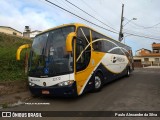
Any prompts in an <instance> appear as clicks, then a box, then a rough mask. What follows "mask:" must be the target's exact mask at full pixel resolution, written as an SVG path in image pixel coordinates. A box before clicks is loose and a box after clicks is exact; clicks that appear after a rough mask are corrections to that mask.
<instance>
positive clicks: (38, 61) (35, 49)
mask: <svg viewBox="0 0 160 120" xmlns="http://www.w3.org/2000/svg"><path fill="white" fill-rule="evenodd" d="M74 31H75V27H74V26H68V27H63V28H59V29H55V30H52V31H49V32H46V33H43V34H40V35H38V36H36V37H35V39H34V41H33V44H32V49H31V53H30V58H29V76H31V77H41V76H48V77H49V76H50V77H52V76H57V75H62V74H68V73H71V72H73V57H72V54H71V53H68V52H66V37H67V35H68V34H69V33H70V32H74Z"/></svg>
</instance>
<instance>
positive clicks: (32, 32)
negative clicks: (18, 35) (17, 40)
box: [23, 26, 41, 39]
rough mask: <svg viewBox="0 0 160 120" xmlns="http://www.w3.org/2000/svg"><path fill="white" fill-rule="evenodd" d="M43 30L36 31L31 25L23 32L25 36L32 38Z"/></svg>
mask: <svg viewBox="0 0 160 120" xmlns="http://www.w3.org/2000/svg"><path fill="white" fill-rule="evenodd" d="M40 32H41V31H39V30H34V31H31V29H30V28H29V26H25V30H24V32H23V37H26V38H31V39H33V38H34V37H35V36H36V35H37V34H39V33H40Z"/></svg>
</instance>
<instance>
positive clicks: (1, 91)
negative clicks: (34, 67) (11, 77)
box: [0, 81, 28, 96]
mask: <svg viewBox="0 0 160 120" xmlns="http://www.w3.org/2000/svg"><path fill="white" fill-rule="evenodd" d="M27 90H28V83H27V81H13V82H0V96H1V95H8V94H13V93H19V92H24V91H27Z"/></svg>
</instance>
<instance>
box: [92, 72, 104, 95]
mask: <svg viewBox="0 0 160 120" xmlns="http://www.w3.org/2000/svg"><path fill="white" fill-rule="evenodd" d="M102 86H103V76H102V74H100V73H97V74H96V75H95V76H94V92H98V91H100V90H101V89H102Z"/></svg>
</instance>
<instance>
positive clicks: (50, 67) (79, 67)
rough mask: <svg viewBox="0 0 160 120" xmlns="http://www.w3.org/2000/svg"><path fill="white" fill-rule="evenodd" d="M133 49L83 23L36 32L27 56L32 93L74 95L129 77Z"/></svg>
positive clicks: (96, 89)
mask: <svg viewBox="0 0 160 120" xmlns="http://www.w3.org/2000/svg"><path fill="white" fill-rule="evenodd" d="M132 70H133V59H132V50H131V48H130V47H129V46H127V45H125V44H122V43H120V42H118V41H116V40H113V39H112V38H110V37H108V36H105V35H103V34H100V33H99V32H97V31H95V30H93V29H91V28H90V27H87V26H85V25H82V24H79V23H74V24H68V25H62V26H58V27H55V28H52V29H49V30H47V31H44V32H42V33H40V34H38V35H37V36H36V37H35V39H34V41H33V44H32V48H31V52H30V57H29V71H28V74H29V78H28V80H29V88H30V91H31V93H32V94H34V95H51V96H77V95H81V94H83V93H85V92H87V91H99V90H101V88H102V87H103V85H104V84H105V83H108V82H110V81H112V80H115V79H118V78H120V77H122V76H129V75H130V72H131V71H132Z"/></svg>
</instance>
